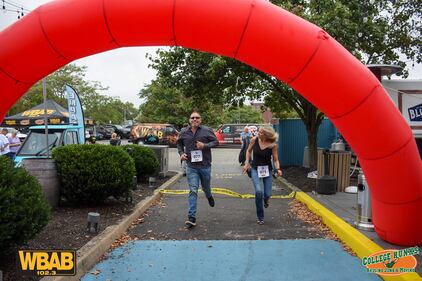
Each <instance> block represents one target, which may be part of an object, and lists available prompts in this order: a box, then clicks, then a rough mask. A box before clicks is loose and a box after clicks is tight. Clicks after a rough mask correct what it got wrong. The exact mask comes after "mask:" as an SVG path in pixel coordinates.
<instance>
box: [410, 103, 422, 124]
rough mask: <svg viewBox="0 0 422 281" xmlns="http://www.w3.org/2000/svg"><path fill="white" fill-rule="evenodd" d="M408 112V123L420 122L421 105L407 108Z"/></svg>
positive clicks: (421, 115) (421, 119)
mask: <svg viewBox="0 0 422 281" xmlns="http://www.w3.org/2000/svg"><path fill="white" fill-rule="evenodd" d="M408 111H409V118H410V121H422V103H421V104H418V105H415V106H414V107H409V109H408Z"/></svg>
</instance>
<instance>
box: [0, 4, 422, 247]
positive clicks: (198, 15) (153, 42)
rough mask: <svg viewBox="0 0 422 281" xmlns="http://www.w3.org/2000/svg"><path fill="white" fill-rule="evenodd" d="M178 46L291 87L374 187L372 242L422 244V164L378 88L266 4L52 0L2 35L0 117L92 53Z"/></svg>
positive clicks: (316, 32) (329, 41)
mask: <svg viewBox="0 0 422 281" xmlns="http://www.w3.org/2000/svg"><path fill="white" fill-rule="evenodd" d="M164 45H165V46H174V45H177V46H183V47H186V48H192V49H196V50H201V51H205V52H210V53H214V54H219V55H224V56H227V57H232V58H235V59H237V60H240V61H242V62H244V63H247V64H249V65H251V66H253V67H255V68H257V69H260V70H262V71H264V72H266V73H268V74H271V75H273V76H275V77H277V78H278V79H280V80H283V81H284V82H286V83H288V84H289V85H290V86H292V87H293V88H294V89H296V90H297V91H298V92H299V93H301V95H303V96H304V97H306V99H308V100H309V101H311V102H312V103H313V104H314V105H315V106H317V107H318V108H319V109H320V110H321V111H323V112H324V113H325V114H326V115H327V116H328V117H329V118H330V119H331V120H332V121H333V122H334V124H335V125H336V127H337V128H338V129H339V130H340V131H341V133H342V135H343V136H344V137H345V138H346V139H347V141H348V142H349V143H350V145H351V146H352V147H353V149H354V151H355V152H356V154H357V155H358V156H359V160H360V162H361V165H362V167H363V169H364V171H365V175H366V177H367V180H368V182H369V184H370V186H371V188H372V190H371V192H372V207H373V221H374V225H375V228H376V232H377V233H378V235H379V236H380V237H381V238H383V239H384V240H386V241H389V242H391V243H394V244H401V245H421V244H422V162H421V160H420V158H419V155H418V153H417V148H416V144H415V141H414V139H413V137H412V132H411V130H410V128H409V127H408V125H407V124H406V122H405V121H404V119H403V118H402V116H401V114H400V112H399V111H398V110H397V108H396V107H395V105H394V104H393V103H392V101H391V99H390V98H389V97H388V95H387V94H386V92H385V91H384V89H383V87H382V86H381V85H380V83H379V81H378V80H377V79H376V78H375V77H374V76H373V75H372V73H371V72H370V71H369V70H368V69H367V68H366V67H365V66H364V65H362V64H361V63H360V62H359V61H358V60H357V59H356V58H354V57H353V56H352V55H351V54H350V53H349V52H347V51H346V50H345V49H344V48H343V47H342V46H341V45H340V44H339V43H338V42H336V41H335V40H334V39H333V38H331V37H330V36H329V35H328V34H327V33H326V32H325V31H324V30H322V29H321V28H319V27H317V26H315V25H313V24H311V23H309V22H307V21H305V20H303V19H301V18H299V17H297V16H295V15H292V14H290V13H289V12H287V11H285V10H283V9H281V8H279V7H277V6H275V5H272V4H271V3H269V2H267V1H264V0H231V1H227V0H213V1H209V0H154V1H150V0H143V1H132V0H90V1H85V0H58V1H53V2H50V3H48V4H45V5H43V6H40V7H39V8H37V9H36V10H35V11H33V12H32V13H30V14H28V15H27V16H25V17H24V18H23V19H21V20H20V21H18V22H17V23H15V24H13V25H12V26H10V27H8V28H6V29H5V30H3V31H2V32H1V33H0V46H1V47H0V97H1V103H0V120H1V119H2V118H3V117H4V115H5V114H6V112H7V110H8V109H9V108H10V107H11V106H12V105H13V104H14V103H15V102H16V101H17V100H18V99H19V98H20V97H21V96H22V95H23V94H24V93H25V91H27V89H28V88H29V87H30V86H31V85H33V84H34V83H35V82H37V81H38V80H40V79H41V78H43V77H45V76H46V75H48V74H50V73H51V72H53V71H55V70H57V69H58V68H60V67H62V66H63V65H66V64H67V63H69V62H71V61H73V60H76V59H79V58H81V57H85V56H88V55H92V54H96V53H100V52H104V51H107V50H110V49H115V48H119V47H127V46H164Z"/></svg>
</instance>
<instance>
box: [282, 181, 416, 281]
mask: <svg viewBox="0 0 422 281" xmlns="http://www.w3.org/2000/svg"><path fill="white" fill-rule="evenodd" d="M277 180H278V181H279V182H281V184H283V185H284V186H285V187H287V188H290V189H292V190H293V191H295V192H296V195H295V198H296V199H297V200H298V201H300V202H302V203H304V204H305V205H306V206H307V207H308V208H309V209H310V210H311V211H312V212H313V213H314V214H316V215H317V216H319V217H321V218H322V220H323V222H324V223H325V224H326V225H327V226H328V227H329V228H330V229H331V230H332V231H333V232H334V233H335V234H336V235H337V236H338V237H339V238H340V240H341V241H342V242H343V243H345V244H346V245H347V246H349V247H350V248H352V250H353V251H354V252H355V253H356V254H357V255H358V257H359V258H363V257H365V256H369V255H370V254H373V253H375V252H377V251H381V250H384V249H383V248H382V247H381V246H379V245H378V244H376V243H374V242H373V241H372V240H370V239H369V238H368V237H366V236H365V235H363V234H362V233H361V232H359V231H358V230H357V229H356V228H354V227H352V226H351V225H350V224H348V223H347V222H345V221H344V220H342V219H341V218H339V217H337V216H336V215H335V214H334V213H333V212H331V211H330V210H328V209H327V208H325V207H324V206H323V205H321V204H320V203H318V202H317V201H316V200H315V199H313V198H312V197H311V196H309V195H308V194H306V193H305V192H303V191H301V190H300V189H299V188H297V187H296V186H294V185H293V184H291V183H289V182H288V181H286V180H285V179H283V178H280V177H278V178H277ZM380 277H381V278H382V279H383V280H388V281H390V280H391V281H401V280H402V281H411V280H422V278H421V277H420V276H419V274H417V273H407V274H403V275H399V276H380Z"/></svg>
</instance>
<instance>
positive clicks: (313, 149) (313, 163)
mask: <svg viewBox="0 0 422 281" xmlns="http://www.w3.org/2000/svg"><path fill="white" fill-rule="evenodd" d="M316 130H318V129H316ZM307 132H308V149H309V167H310V169H311V171H315V170H316V169H317V160H318V159H317V158H318V155H317V152H318V148H317V133H316V132H315V128H311V130H307Z"/></svg>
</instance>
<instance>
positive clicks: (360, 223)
mask: <svg viewBox="0 0 422 281" xmlns="http://www.w3.org/2000/svg"><path fill="white" fill-rule="evenodd" d="M355 225H356V228H358V229H361V230H366V231H374V225H373V224H372V209H371V193H370V190H369V186H368V183H367V182H366V178H365V175H364V174H363V172H362V171H360V173H359V176H358V192H357V215H356V221H355Z"/></svg>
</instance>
